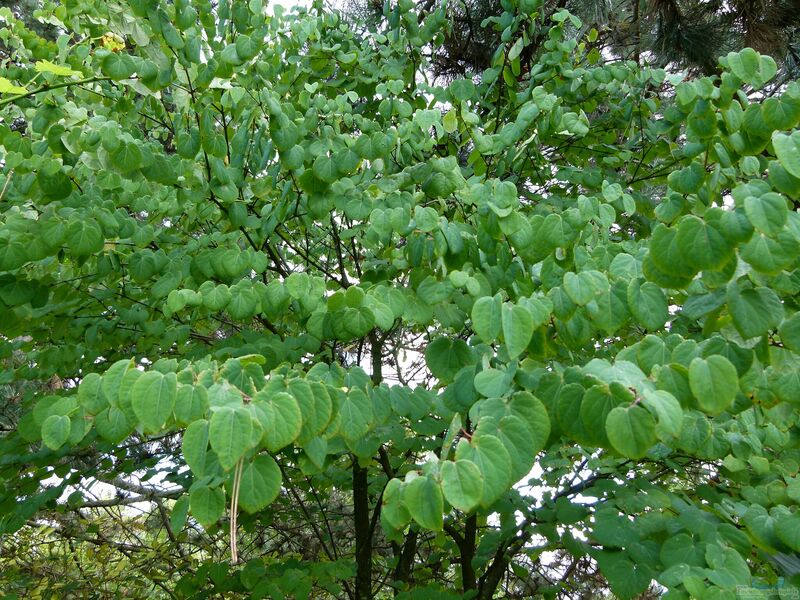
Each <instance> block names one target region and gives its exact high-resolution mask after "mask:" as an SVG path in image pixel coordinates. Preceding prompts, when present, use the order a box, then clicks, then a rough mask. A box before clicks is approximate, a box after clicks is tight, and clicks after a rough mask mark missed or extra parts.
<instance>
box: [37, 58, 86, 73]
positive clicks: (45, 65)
mask: <svg viewBox="0 0 800 600" xmlns="http://www.w3.org/2000/svg"><path fill="white" fill-rule="evenodd" d="M34 69H36V72H37V73H52V74H53V75H58V76H59V77H71V76H73V75H81V74H82V73H81V72H80V71H76V70H74V69H70V68H69V67H66V66H64V65H57V64H55V63H51V62H50V61H49V60H39V61H37V62H36V64H35V65H34Z"/></svg>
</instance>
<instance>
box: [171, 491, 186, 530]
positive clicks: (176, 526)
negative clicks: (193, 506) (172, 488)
mask: <svg viewBox="0 0 800 600" xmlns="http://www.w3.org/2000/svg"><path fill="white" fill-rule="evenodd" d="M188 515H189V497H188V496H181V497H180V498H179V499H178V500H177V501H176V502H175V505H174V506H173V507H172V514H171V515H170V516H169V525H170V527H171V528H172V531H173V532H174V533H176V534H177V533H179V532H181V531H183V528H184V526H185V525H186V517H187V516H188Z"/></svg>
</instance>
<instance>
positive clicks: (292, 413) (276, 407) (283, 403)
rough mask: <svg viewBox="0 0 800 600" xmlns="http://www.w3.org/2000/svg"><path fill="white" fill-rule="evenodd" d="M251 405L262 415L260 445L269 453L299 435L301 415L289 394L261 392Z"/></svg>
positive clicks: (286, 444) (298, 406) (287, 443)
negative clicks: (262, 431) (262, 430)
mask: <svg viewBox="0 0 800 600" xmlns="http://www.w3.org/2000/svg"><path fill="white" fill-rule="evenodd" d="M253 405H254V406H256V407H257V408H258V409H259V410H260V411H262V413H263V415H264V417H263V419H262V420H261V425H262V427H263V428H264V433H263V438H262V443H263V444H264V446H266V447H267V449H268V450H269V451H270V452H277V451H278V450H280V449H281V448H283V447H285V446H288V445H289V444H291V443H292V442H293V441H294V440H296V439H297V436H299V435H300V431H301V430H302V428H303V415H302V414H301V412H300V405H299V404H298V403H297V400H296V399H295V397H294V396H292V395H291V394H287V393H286V392H277V393H272V392H268V391H266V390H262V391H260V392H258V393H257V394H256V395H255V396H253ZM212 422H213V420H212Z"/></svg>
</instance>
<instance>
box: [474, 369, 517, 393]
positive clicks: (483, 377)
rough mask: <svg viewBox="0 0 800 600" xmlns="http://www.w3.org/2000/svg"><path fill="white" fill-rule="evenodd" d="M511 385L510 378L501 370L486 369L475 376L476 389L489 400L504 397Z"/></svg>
mask: <svg viewBox="0 0 800 600" xmlns="http://www.w3.org/2000/svg"><path fill="white" fill-rule="evenodd" d="M510 383H511V381H510V378H508V377H507V376H506V373H505V372H504V371H501V370H499V369H492V368H489V369H484V370H483V371H481V372H480V373H478V374H477V375H475V389H476V390H478V392H480V393H481V394H483V395H484V396H486V397H487V398H493V397H498V396H502V395H503V394H505V393H506V392H507V391H508V387H509V384H510Z"/></svg>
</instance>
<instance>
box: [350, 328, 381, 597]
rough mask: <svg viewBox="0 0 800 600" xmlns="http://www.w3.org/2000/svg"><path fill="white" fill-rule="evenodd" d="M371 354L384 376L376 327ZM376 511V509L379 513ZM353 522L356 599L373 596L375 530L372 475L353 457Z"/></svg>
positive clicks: (375, 372) (376, 378) (377, 374)
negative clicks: (370, 495)
mask: <svg viewBox="0 0 800 600" xmlns="http://www.w3.org/2000/svg"><path fill="white" fill-rule="evenodd" d="M369 340H370V352H371V354H372V356H371V358H372V383H373V384H374V385H378V384H379V383H380V382H381V380H382V379H383V373H382V369H381V367H382V363H381V345H380V342H379V340H378V336H377V335H376V333H375V332H374V331H373V332H371V333H370V335H369ZM376 514H377V513H376ZM353 524H354V528H355V532H356V589H355V600H368V599H370V598H372V534H373V532H374V527H373V524H372V523H371V522H370V510H369V476H368V471H367V469H366V468H365V467H362V466H361V465H359V464H358V459H357V458H356V457H355V456H354V457H353Z"/></svg>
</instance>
